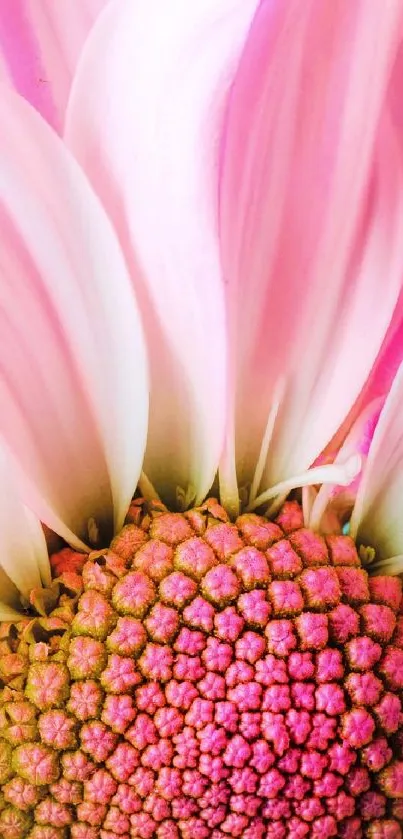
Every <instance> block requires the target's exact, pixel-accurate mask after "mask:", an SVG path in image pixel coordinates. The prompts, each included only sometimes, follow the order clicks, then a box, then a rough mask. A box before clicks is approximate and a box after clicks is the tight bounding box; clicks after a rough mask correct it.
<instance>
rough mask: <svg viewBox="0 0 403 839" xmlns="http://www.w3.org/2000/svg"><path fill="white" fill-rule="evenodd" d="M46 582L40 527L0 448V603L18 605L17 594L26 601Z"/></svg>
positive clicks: (47, 573)
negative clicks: (20, 493) (20, 496)
mask: <svg viewBox="0 0 403 839" xmlns="http://www.w3.org/2000/svg"><path fill="white" fill-rule="evenodd" d="M3 574H4V575H5V576H3ZM50 579H51V575H50V565H49V559H48V552H47V548H46V541H45V536H44V533H43V530H42V527H41V525H40V522H39V521H38V519H36V518H35V516H33V514H32V513H31V511H30V510H28V509H27V508H26V507H24V505H23V504H22V502H21V500H20V498H19V495H18V491H17V488H16V485H15V481H14V479H13V474H12V466H11V464H10V462H9V459H8V458H7V455H6V452H5V449H4V448H3V447H2V446H1V445H0V601H2V602H3V603H4V602H6V603H8V604H9V605H15V603H16V602H17V604H18V600H17V599H16V597H15V595H16V593H17V592H20V593H21V594H22V595H23V596H24V597H25V598H26V599H28V598H29V593H30V591H31V589H33V588H38V587H40V586H41V585H42V584H44V585H47V584H49V583H50ZM10 583H11V584H12V585H10ZM14 587H15V590H14ZM0 608H1V607H0ZM0 619H1V618H0Z"/></svg>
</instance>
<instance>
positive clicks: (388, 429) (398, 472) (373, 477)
mask: <svg viewBox="0 0 403 839" xmlns="http://www.w3.org/2000/svg"><path fill="white" fill-rule="evenodd" d="M402 405H403V364H402V365H401V366H400V368H399V370H398V372H397V375H396V377H395V380H394V382H393V385H392V388H391V390H390V393H389V395H388V397H387V399H386V402H385V404H384V407H383V410H382V412H381V415H380V417H379V422H378V425H377V427H376V430H375V434H374V437H373V440H372V445H371V447H370V450H369V454H368V459H367V462H366V465H365V468H364V472H363V477H362V481H361V484H360V487H359V490H358V494H357V500H356V503H355V507H354V510H353V515H352V517H351V527H350V531H351V535H352V536H353V538H354V539H355V540H356V541H357V542H358V543H361V544H364V545H370V546H372V547H374V548H375V550H376V566H375V567H377V570H378V571H381V572H382V569H383V568H384V567H385V569H386V568H387V573H396V574H399V573H400V574H401V573H402V571H403V557H402V554H403V517H402V507H403V504H402V499H403V416H402ZM396 557H399V561H398V562H395V563H391V562H390V560H391V558H396ZM388 560H389V562H387V561H388Z"/></svg>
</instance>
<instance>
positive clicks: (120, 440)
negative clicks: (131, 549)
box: [0, 89, 148, 546]
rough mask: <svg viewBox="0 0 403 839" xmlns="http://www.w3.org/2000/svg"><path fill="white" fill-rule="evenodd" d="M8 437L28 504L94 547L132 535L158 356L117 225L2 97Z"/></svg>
mask: <svg viewBox="0 0 403 839" xmlns="http://www.w3.org/2000/svg"><path fill="white" fill-rule="evenodd" d="M0 122H1V126H2V130H1V134H0V224H1V230H2V236H1V239H0V331H1V354H0V399H1V406H2V407H1V413H0V434H1V435H3V437H4V439H5V440H6V443H7V445H8V447H9V449H10V451H11V453H12V455H13V456H14V457H15V459H16V461H17V467H18V477H19V485H20V487H22V488H23V498H24V501H25V503H26V504H27V505H28V506H29V507H30V508H31V509H33V510H35V512H36V514H37V515H38V516H39V517H40V518H41V520H42V521H44V522H45V523H46V524H47V525H49V526H50V527H51V528H52V529H53V530H55V531H56V532H58V533H60V534H61V535H62V536H64V537H65V538H67V539H68V540H69V541H70V542H72V543H73V544H76V545H77V546H80V545H81V546H82V545H83V543H85V542H87V541H88V539H90V540H91V539H92V540H93V541H96V539H97V529H100V534H99V535H100V537H101V538H102V536H103V537H104V538H106V537H107V535H110V533H111V531H112V530H113V527H115V528H119V527H120V526H121V525H122V522H123V518H124V515H125V512H126V510H127V506H128V504H129V501H130V497H131V495H132V493H133V491H134V489H135V486H136V483H137V480H138V477H139V473H140V470H141V465H142V459H143V454H144V447H145V439H146V431H147V407H148V395H147V388H148V383H147V373H146V360H145V348H144V342H143V336H142V330H141V326H140V321H139V315H138V312H137V308H136V304H135V300H134V297H133V294H132V289H131V285H130V280H129V277H128V272H127V268H126V265H125V262H124V259H123V256H122V253H121V250H120V247H119V244H118V241H117V238H116V236H115V234H114V231H113V229H112V226H111V224H110V222H109V220H108V218H107V216H106V214H105V212H104V210H103V209H102V207H101V205H100V203H99V201H98V199H97V197H96V196H95V194H94V193H93V191H92V189H91V187H90V186H89V184H88V182H87V181H86V179H85V177H84V175H83V173H82V172H81V171H80V169H79V167H78V165H77V163H76V161H75V160H74V159H73V158H72V157H71V155H70V154H69V152H68V151H67V150H66V148H65V147H64V145H63V143H62V141H61V140H60V139H59V138H58V137H57V135H56V134H55V133H54V132H53V131H52V129H51V128H49V126H48V125H47V124H46V123H45V122H44V121H43V120H42V118H41V117H40V116H39V115H38V114H37V113H36V112H35V111H34V110H33V109H32V108H31V107H30V106H29V105H28V104H27V103H26V102H25V101H24V100H23V99H22V98H21V97H19V96H18V95H17V94H15V93H14V92H13V91H12V90H11V89H10V90H4V91H3V93H2V96H1V97H0Z"/></svg>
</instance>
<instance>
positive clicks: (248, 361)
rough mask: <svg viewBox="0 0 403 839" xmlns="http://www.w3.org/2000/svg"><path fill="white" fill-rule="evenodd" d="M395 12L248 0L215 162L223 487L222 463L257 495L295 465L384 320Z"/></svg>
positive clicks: (396, 244) (391, 252)
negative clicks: (227, 405) (249, 17)
mask: <svg viewBox="0 0 403 839" xmlns="http://www.w3.org/2000/svg"><path fill="white" fill-rule="evenodd" d="M402 12H403V6H402V3H401V0H388V2H387V3H385V4H384V6H382V10H381V9H380V7H379V6H377V4H371V3H367V2H366V0H357V2H355V3H353V4H351V3H350V2H348V0H341V2H337V3H323V2H322V0H306V2H304V3H301V2H299V0H289V2H287V3H272V2H271V0H261V3H260V6H259V10H258V13H257V15H256V18H255V21H254V24H253V27H252V29H251V32H250V34H249V37H248V40H247V44H246V48H245V51H244V54H243V57H242V60H241V62H240V66H239V70H238V73H237V75H236V79H235V83H234V85H233V89H232V95H231V97H230V101H229V107H228V113H227V120H226V129H225V135H224V141H223V147H222V155H221V159H222V177H221V186H220V229H221V241H222V256H223V266H224V272H225V281H226V286H227V290H228V301H229V302H228V305H229V311H230V341H231V357H232V362H233V368H232V382H233V392H232V397H233V414H234V424H233V428H232V429H231V427H230V428H229V434H228V439H229V446H228V451H227V461H226V464H225V465H224V470H223V471H224V474H223V476H222V483H223V484H225V481H226V480H227V482H230V480H231V477H230V475H231V468H230V467H229V465H228V464H229V462H230V459H231V453H232V458H233V460H234V458H235V457H236V464H237V471H238V480H239V483H240V485H241V486H242V485H244V484H245V485H251V484H252V488H253V493H255V494H257V492H258V487H257V486H256V483H259V484H260V485H261V489H262V490H264V489H265V488H267V487H270V486H272V485H273V484H277V483H278V482H281V481H283V480H285V479H287V478H289V477H290V476H292V475H295V474H299V473H301V472H303V471H304V470H305V469H307V468H308V466H309V465H310V464H311V463H312V462H313V461H314V460H315V458H316V457H317V455H318V454H319V453H320V451H321V450H322V449H323V448H324V446H325V445H326V443H327V442H328V441H329V440H330V439H331V438H332V436H333V434H334V433H335V431H336V429H337V428H338V426H339V425H340V423H341V422H342V421H343V419H344V417H345V416H346V414H347V413H348V411H349V409H350V407H351V405H352V404H353V403H354V401H355V399H356V398H357V395H358V393H359V391H360V389H361V387H362V385H363V383H364V382H365V380H366V378H367V376H368V373H369V371H370V369H371V367H372V364H373V362H374V359H375V357H376V355H377V353H378V350H379V347H380V345H381V342H382V339H383V336H384V333H385V331H386V329H387V327H388V325H389V322H390V319H391V316H392V313H393V308H394V306H395V303H396V299H397V296H398V293H399V289H400V286H401V279H402V276H403V260H402V254H401V246H400V243H401V237H402V233H403V230H402V222H401V218H402V210H403V206H402V199H401V189H402V171H401V169H402V167H401V158H400V147H399V144H398V143H397V142H396V137H395V130H394V127H393V126H392V125H391V124H390V122H389V121H388V119H387V115H386V116H385V117H384V116H383V103H384V99H385V91H386V89H387V86H388V82H389V78H390V73H391V67H392V64H393V60H394V56H395V53H396V48H397V44H398V41H399V38H400V33H401V25H402ZM381 117H382V120H381ZM395 176H396V178H397V180H395ZM380 276H382V295H379V282H380V280H379V278H380ZM346 370H347V371H348V372H347V375H346ZM251 406H252V407H251ZM273 416H274V417H275V420H274V423H273ZM268 427H270V434H269V435H267V433H266V429H267V428H268ZM231 441H232V442H231ZM262 441H263V442H262ZM232 472H234V470H232ZM256 472H257V474H258V475H260V480H259V481H258V482H257V481H254V474H256ZM235 491H236V490H235V489H234V490H233V493H235ZM227 492H229V493H230V492H231V490H230V488H229V489H228V488H227ZM253 493H252V494H253ZM252 501H253V498H252Z"/></svg>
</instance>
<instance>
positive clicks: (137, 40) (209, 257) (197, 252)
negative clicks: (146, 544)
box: [66, 0, 257, 503]
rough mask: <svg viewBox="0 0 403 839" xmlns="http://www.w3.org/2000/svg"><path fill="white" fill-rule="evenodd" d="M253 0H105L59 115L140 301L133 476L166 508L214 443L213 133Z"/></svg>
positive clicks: (219, 388)
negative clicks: (143, 402) (141, 423)
mask: <svg viewBox="0 0 403 839" xmlns="http://www.w3.org/2000/svg"><path fill="white" fill-rule="evenodd" d="M256 2H257V0H192V2H189V0H171V2H169V3H167V2H166V0H149V2H147V3H144V2H142V0H131V2H119V0H118V2H114V3H111V5H110V6H109V7H108V9H107V10H106V11H105V12H104V14H103V15H102V16H101V18H100V19H99V21H98V22H97V24H96V26H95V27H94V29H93V31H92V34H91V37H90V39H89V41H88V42H87V46H86V49H85V52H84V54H83V59H82V61H81V63H80V67H79V71H78V74H77V77H76V80H75V84H74V86H73V91H72V98H71V101H70V105H69V109H68V113H67V121H66V139H67V142H68V144H69V145H70V147H71V148H72V149H73V151H74V152H75V154H76V156H77V158H78V159H79V161H80V163H81V164H82V166H83V168H84V169H85V171H86V172H87V173H88V174H89V176H90V178H91V181H92V183H93V184H94V186H95V188H96V190H97V192H98V193H99V195H100V196H101V198H102V199H103V201H104V204H105V206H106V207H107V209H108V211H109V213H110V215H111V217H112V218H113V220H114V222H115V225H116V229H117V230H118V233H119V236H120V241H121V243H122V245H123V247H124V250H125V253H126V256H127V258H128V261H129V264H130V268H131V273H132V280H133V284H134V287H135V289H136V293H137V295H138V298H139V301H140V306H141V311H142V315H143V319H144V322H145V329H146V335H147V339H148V346H149V350H150V355H151V385H152V388H151V410H150V413H151V416H150V430H149V438H148V448H147V454H146V461H145V471H146V473H147V475H148V477H149V478H150V480H151V481H152V483H153V484H154V486H155V487H156V488H157V490H158V491H159V492H160V493H161V494H162V497H163V498H164V500H165V501H169V502H170V503H176V501H177V496H178V495H179V496H180V499H181V501H182V503H186V502H189V501H190V500H192V498H193V499H194V500H196V502H197V501H200V500H201V499H202V498H203V496H204V495H205V494H206V492H207V491H208V490H209V488H210V486H211V483H212V480H213V477H214V473H215V471H216V469H217V465H218V460H219V456H220V452H221V447H222V440H223V433H224V421H225V387H226V334H225V311H224V300H223V287H222V280H221V273H220V265H219V253H218V245H217V208H216V202H217V162H218V150H219V143H218V141H219V136H220V128H221V119H222V112H223V104H224V98H225V94H226V92H227V90H228V86H229V84H230V82H231V79H232V74H233V71H234V68H235V65H236V60H237V57H238V55H239V52H240V49H241V46H242V44H243V41H244V38H245V35H246V32H247V30H248V27H249V25H250V22H251V18H252V16H253V13H254V10H255V8H256ZM89 91H90V95H88V92H89Z"/></svg>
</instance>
